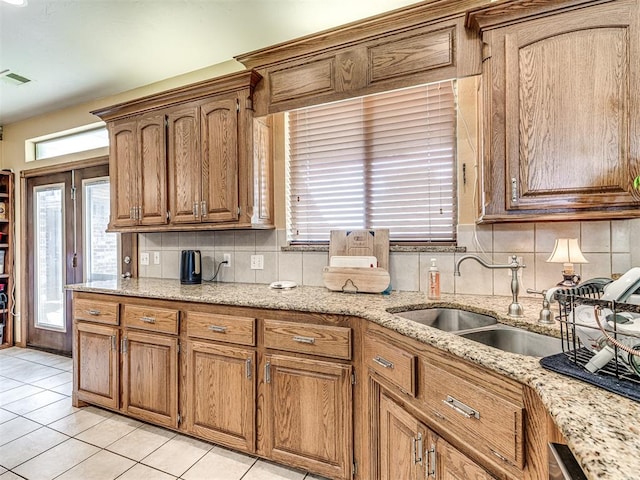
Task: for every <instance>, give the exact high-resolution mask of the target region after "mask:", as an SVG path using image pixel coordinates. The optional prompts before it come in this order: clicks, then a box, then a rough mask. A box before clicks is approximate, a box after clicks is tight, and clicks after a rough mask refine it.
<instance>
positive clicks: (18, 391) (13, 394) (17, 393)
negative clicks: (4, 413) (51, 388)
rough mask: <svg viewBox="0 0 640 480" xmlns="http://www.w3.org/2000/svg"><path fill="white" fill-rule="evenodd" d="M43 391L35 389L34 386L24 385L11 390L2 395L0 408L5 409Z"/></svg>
mask: <svg viewBox="0 0 640 480" xmlns="http://www.w3.org/2000/svg"><path fill="white" fill-rule="evenodd" d="M42 391H43V389H42V388H38V387H34V386H33V385H22V386H20V387H17V388H12V389H11V390H7V391H6V392H2V393H0V407H4V406H5V405H7V404H9V403H11V402H15V401H16V400H20V399H21V398H26V397H28V396H30V395H35V394H36V393H40V392H42Z"/></svg>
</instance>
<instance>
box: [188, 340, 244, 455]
mask: <svg viewBox="0 0 640 480" xmlns="http://www.w3.org/2000/svg"><path fill="white" fill-rule="evenodd" d="M186 370H187V382H186V387H187V396H186V398H187V406H186V408H185V409H184V416H185V418H184V421H185V426H186V429H187V431H188V432H189V433H191V434H193V435H196V436H198V437H201V438H205V439H207V440H211V441H213V442H216V443H220V444H223V445H226V446H228V447H231V448H235V449H238V450H243V451H245V452H253V451H255V432H254V425H255V387H254V385H255V380H254V378H255V352H253V351H252V350H248V349H245V348H235V347H228V346H223V345H216V344H213V343H208V342H198V341H190V342H188V344H187V368H186Z"/></svg>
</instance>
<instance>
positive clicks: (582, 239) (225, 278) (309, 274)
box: [138, 219, 640, 295]
mask: <svg viewBox="0 0 640 480" xmlns="http://www.w3.org/2000/svg"><path fill="white" fill-rule="evenodd" d="M559 237H571V238H578V240H579V243H580V247H581V249H582V252H583V253H584V256H585V258H586V259H587V260H588V261H589V263H587V264H583V265H576V271H577V273H578V274H580V275H581V276H582V278H583V279H587V278H592V277H610V276H611V275H612V274H616V273H618V274H622V273H624V272H626V271H627V270H628V269H629V268H631V267H632V266H638V265H640V242H638V241H636V240H633V239H638V238H640V219H634V220H611V221H593V222H562V223H560V222H557V223H550V222H547V223H518V224H494V225H459V226H458V245H459V246H463V247H466V248H467V253H476V254H478V255H480V256H482V257H483V258H484V259H485V260H487V261H489V262H490V263H501V264H504V263H508V262H509V259H510V256H511V255H517V256H518V257H520V258H522V260H523V261H524V263H525V265H526V266H527V268H525V269H523V270H521V271H520V272H521V275H522V283H521V294H523V295H526V293H525V291H526V289H527V288H533V289H536V290H544V289H547V288H550V287H552V286H554V285H555V284H556V283H557V282H559V281H560V280H561V279H562V275H561V270H562V265H560V264H553V263H547V262H546V259H547V258H549V255H550V254H551V251H552V250H553V245H554V241H555V239H556V238H559ZM286 244H287V243H286V232H285V231H284V230H238V231H209V232H167V233H145V234H140V235H139V242H138V248H139V252H140V253H142V252H149V253H151V252H160V263H159V264H154V263H153V259H154V255H150V259H151V262H150V265H140V266H139V274H140V276H141V277H161V278H175V279H177V278H179V269H180V252H181V250H184V249H198V250H200V251H201V252H202V259H203V261H202V263H203V265H202V269H203V278H204V279H206V280H208V279H210V278H212V277H213V275H214V272H215V270H216V269H217V267H218V265H219V263H220V262H221V261H222V260H223V259H224V255H225V254H228V255H229V256H230V257H231V266H230V267H226V266H222V267H221V268H220V270H219V274H218V277H217V281H220V282H242V283H270V282H273V281H275V280H292V281H294V282H296V283H298V284H300V285H312V286H322V285H323V283H322V268H323V267H324V266H326V265H328V263H329V255H328V253H327V252H306V251H305V252H301V251H296V252H285V251H281V247H282V246H285V245H286ZM252 255H262V256H263V260H264V269H262V270H252V269H251V268H250V266H251V256H252ZM462 255H464V254H463V253H431V252H391V254H390V272H389V273H390V275H391V284H392V286H393V289H394V290H405V291H425V290H426V286H427V272H428V268H429V266H430V261H429V260H430V259H431V258H436V259H437V263H438V267H439V269H440V272H441V274H440V277H441V289H442V291H443V292H447V293H454V292H455V293H467V294H483V295H492V294H495V295H510V294H511V290H510V277H509V275H510V271H509V270H489V269H487V268H484V267H482V266H481V265H480V264H478V263H477V262H474V261H472V260H468V261H466V262H464V263H463V264H462V265H461V267H460V272H461V275H460V276H459V277H454V275H453V270H454V265H455V261H456V259H457V258H460V256H462ZM139 257H140V256H139Z"/></svg>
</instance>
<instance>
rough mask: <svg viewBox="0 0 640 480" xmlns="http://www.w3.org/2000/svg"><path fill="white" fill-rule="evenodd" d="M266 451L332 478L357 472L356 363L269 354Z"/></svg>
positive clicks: (280, 458) (266, 371)
mask: <svg viewBox="0 0 640 480" xmlns="http://www.w3.org/2000/svg"><path fill="white" fill-rule="evenodd" d="M264 382H265V411H264V429H265V430H264V433H263V434H264V435H265V437H266V452H265V454H266V456H268V457H269V458H271V459H273V460H275V461H277V462H283V463H286V464H288V465H291V466H294V467H299V468H304V469H308V470H310V471H312V472H314V473H318V474H320V475H325V476H327V477H331V478H335V479H338V478H341V479H348V478H351V464H352V451H353V438H352V386H351V366H350V365H341V364H335V363H330V362H322V361H315V360H307V359H302V358H293V357H287V356H281V355H265V378H264Z"/></svg>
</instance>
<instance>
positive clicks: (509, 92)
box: [483, 0, 640, 220]
mask: <svg viewBox="0 0 640 480" xmlns="http://www.w3.org/2000/svg"><path fill="white" fill-rule="evenodd" d="M639 31H640V20H639V16H638V4H637V2H635V1H632V0H628V1H627V0H625V1H616V2H606V3H605V2H602V3H600V4H596V5H590V6H587V7H585V8H579V9H576V10H574V11H570V12H566V13H562V14H556V15H550V16H546V17H543V18H536V19H532V20H530V19H527V20H526V21H521V22H518V23H515V24H513V25H509V26H506V27H503V28H498V29H496V30H489V31H488V32H485V34H484V38H485V41H487V43H488V44H489V46H490V49H489V50H490V58H489V59H488V61H487V62H485V71H484V75H483V82H484V84H485V103H486V105H485V106H484V108H485V110H486V115H485V116H484V117H485V118H484V121H485V128H486V130H485V137H486V140H485V155H484V156H485V160H484V167H483V169H484V172H483V175H484V177H485V178H484V180H483V183H484V187H485V191H486V195H485V198H486V201H487V203H486V204H485V213H486V214H487V215H486V218H487V219H488V220H491V217H492V216H494V217H496V218H495V219H497V220H500V219H502V218H505V217H506V216H507V215H510V216H511V218H513V219H514V220H518V219H522V215H527V214H531V213H534V214H536V215H538V216H541V215H545V214H548V213H556V214H558V213H559V214H563V215H564V217H562V218H559V219H568V218H578V217H575V216H574V217H571V215H570V214H571V213H576V214H577V213H581V214H582V218H585V217H588V216H591V217H593V218H598V212H599V213H600V215H599V218H604V215H603V213H602V209H603V208H607V207H612V209H611V210H610V211H611V212H612V213H613V214H616V213H617V214H620V215H623V214H624V213H623V212H615V211H614V210H615V209H622V208H626V210H625V212H626V214H627V215H629V214H630V213H631V215H633V212H635V211H637V206H638V204H639V201H640V195H639V194H638V192H637V191H636V190H634V189H633V187H632V181H633V178H634V177H635V176H636V175H638V174H640V161H639V160H638V159H639V158H640V140H639V138H640V121H638V119H637V115H634V114H633V112H637V111H638V109H639V108H640V100H639V98H638V95H637V91H638V89H639V88H640V80H639V79H640V76H639V75H638V73H639V71H638V68H639V67H638V62H634V61H633V59H634V58H637V57H638V55H639V54H640V42H637V41H636V40H635V39H637V38H638V33H639ZM613 207H615V208H613ZM589 211H591V213H589ZM501 216H502V218H500V217H501ZM519 217H520V218H519ZM607 218H609V216H608V217H607ZM525 219H526V218H525Z"/></svg>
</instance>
